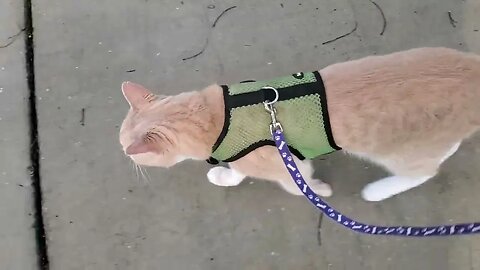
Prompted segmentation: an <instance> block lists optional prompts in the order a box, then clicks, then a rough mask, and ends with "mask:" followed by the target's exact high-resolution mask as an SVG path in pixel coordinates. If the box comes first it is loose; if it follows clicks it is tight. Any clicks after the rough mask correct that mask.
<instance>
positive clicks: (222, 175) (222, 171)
mask: <svg viewBox="0 0 480 270" xmlns="http://www.w3.org/2000/svg"><path fill="white" fill-rule="evenodd" d="M207 177H208V181H210V183H212V184H214V185H217V186H222V187H232V186H237V185H238V184H240V183H241V182H242V180H243V178H245V177H244V176H243V175H240V174H239V173H237V172H235V171H233V170H232V169H228V168H225V167H215V168H212V169H210V171H208V173H207Z"/></svg>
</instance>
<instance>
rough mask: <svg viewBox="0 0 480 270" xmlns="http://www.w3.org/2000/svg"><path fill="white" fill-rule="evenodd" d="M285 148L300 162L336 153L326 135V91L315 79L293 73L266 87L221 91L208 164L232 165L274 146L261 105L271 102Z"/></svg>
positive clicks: (241, 85)
mask: <svg viewBox="0 0 480 270" xmlns="http://www.w3.org/2000/svg"><path fill="white" fill-rule="evenodd" d="M263 87H273V88H275V89H277V91H278V93H279V99H278V102H277V103H276V105H275V107H276V110H277V117H278V121H279V122H281V123H282V126H283V130H284V134H285V137H286V139H287V142H288V144H289V148H290V150H291V151H292V153H294V154H295V155H296V156H297V157H298V158H300V159H305V158H307V159H311V158H314V157H317V156H320V155H323V154H327V153H330V152H333V151H335V150H339V149H340V148H339V147H338V146H337V145H336V144H335V142H334V140H333V136H332V132H331V129H330V123H329V118H328V111H327V101H326V96H325V87H324V85H323V81H322V78H321V77H320V73H319V72H317V71H315V72H309V73H297V74H293V75H291V76H286V77H281V78H277V79H274V80H268V81H259V82H255V81H246V82H242V83H239V84H234V85H231V86H230V87H228V86H226V85H223V86H222V88H223V96H224V102H225V122H224V126H223V130H222V132H221V134H220V136H219V138H218V139H217V142H216V143H215V145H214V146H213V149H212V150H213V153H212V156H211V158H210V159H209V160H208V162H209V163H212V164H216V163H218V161H219V160H220V161H224V162H232V161H235V160H237V159H239V158H241V157H243V156H245V155H247V154H248V153H250V152H251V151H253V150H255V149H257V148H258V147H261V146H265V145H275V143H274V142H273V141H272V139H271V134H270V130H269V126H270V122H271V119H270V115H269V114H268V113H266V111H265V108H264V105H263V102H264V101H266V100H273V99H274V98H275V92H274V91H272V90H269V89H263Z"/></svg>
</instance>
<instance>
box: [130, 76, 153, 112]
mask: <svg viewBox="0 0 480 270" xmlns="http://www.w3.org/2000/svg"><path fill="white" fill-rule="evenodd" d="M122 92H123V96H125V99H126V100H127V102H128V104H130V107H132V109H135V110H140V109H142V108H143V107H145V106H146V105H148V104H149V103H150V102H152V101H153V100H155V99H156V96H155V95H154V94H152V92H150V90H148V89H147V88H145V87H143V86H141V85H139V84H136V83H132V82H124V83H122Z"/></svg>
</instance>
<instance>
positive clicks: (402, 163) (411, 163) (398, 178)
mask: <svg viewBox="0 0 480 270" xmlns="http://www.w3.org/2000/svg"><path fill="white" fill-rule="evenodd" d="M459 146H460V142H459V143H455V144H454V145H453V146H452V147H451V148H450V149H449V150H448V151H446V152H445V151H444V152H443V153H444V154H443V155H442V156H439V157H437V158H431V157H423V158H422V157H421V156H422V155H419V156H417V157H415V156H412V157H403V158H401V157H396V158H393V159H386V160H383V161H380V162H378V163H380V164H382V165H384V166H385V167H387V168H388V169H389V170H390V171H391V172H392V173H393V174H394V176H390V177H386V178H383V179H380V180H378V181H375V182H373V183H370V184H368V185H366V186H365V187H364V189H363V190H362V197H363V198H364V199H365V200H366V201H382V200H384V199H387V198H390V197H392V196H394V195H397V194H399V193H402V192H404V191H407V190H409V189H412V188H414V187H417V186H419V185H421V184H423V183H425V182H426V181H428V180H429V179H431V178H432V177H434V176H435V175H436V174H437V171H438V168H439V167H440V165H441V164H442V163H443V162H444V161H445V160H447V159H448V158H449V157H450V156H451V155H453V154H454V153H455V152H456V151H457V150H458V148H459ZM427 156H428V155H427Z"/></svg>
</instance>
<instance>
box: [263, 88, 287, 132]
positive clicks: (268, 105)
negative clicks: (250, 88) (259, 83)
mask: <svg viewBox="0 0 480 270" xmlns="http://www.w3.org/2000/svg"><path fill="white" fill-rule="evenodd" d="M262 89H269V90H272V91H273V92H275V99H274V100H273V101H270V100H265V101H264V102H263V105H264V106H265V110H266V111H267V112H269V113H270V117H271V118H272V123H271V124H270V133H271V134H273V132H274V131H275V130H280V131H283V128H282V125H281V124H280V122H278V121H277V110H276V109H275V106H274V105H275V103H277V101H278V96H279V95H278V91H277V89H275V88H273V87H270V86H265V87H262Z"/></svg>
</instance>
